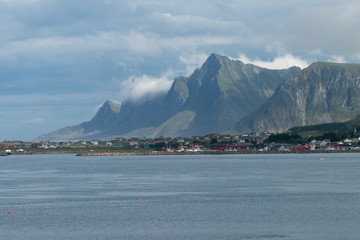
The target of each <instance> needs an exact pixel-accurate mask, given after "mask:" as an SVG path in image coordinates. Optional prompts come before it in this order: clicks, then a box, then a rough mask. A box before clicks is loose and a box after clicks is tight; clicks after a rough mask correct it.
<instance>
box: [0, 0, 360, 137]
mask: <svg viewBox="0 0 360 240" xmlns="http://www.w3.org/2000/svg"><path fill="white" fill-rule="evenodd" d="M359 19H360V1H357V0H354V1H351V0H344V1H338V0H336V1H335V0H317V1H313V0H301V1H300V0H292V1H289V0H271V1H269V0H251V1H249V0H246V1H245V0H225V1H214V0H206V1H205V0H198V1H197V0H191V1H190V0H181V1H180V0H118V1H116V0H77V1H64V0H0V83H1V87H0V141H2V140H24V141H31V140H33V139H34V138H36V137H38V136H40V135H42V134H45V133H48V132H50V131H52V130H56V129H59V128H62V127H66V126H71V125H77V124H79V123H81V122H84V121H88V120H90V119H91V118H92V117H93V116H94V114H95V113H96V110H97V109H98V108H99V106H100V105H101V104H103V103H104V102H105V101H106V100H108V99H113V100H117V101H119V102H123V101H125V100H131V101H136V100H139V99H141V97H144V96H152V95H156V94H159V93H161V92H166V91H167V90H168V89H169V88H170V87H171V83H172V81H173V79H174V78H175V77H177V76H189V75H190V74H191V73H192V72H193V71H194V69H196V68H197V67H200V66H201V65H202V63H203V62H204V61H205V60H206V58H207V57H208V56H209V55H210V54H211V53H217V54H221V55H225V56H228V57H230V58H231V59H236V60H241V61H243V62H244V63H253V64H256V65H259V66H262V67H266V68H271V69H281V68H288V67H290V66H293V65H296V66H299V67H301V68H306V67H307V66H308V65H309V64H311V63H312V62H316V61H332V62H352V63H360V41H359V39H360V28H359V26H358V22H359ZM1 138H2V139H1Z"/></svg>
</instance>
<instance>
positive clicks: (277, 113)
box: [231, 63, 360, 133]
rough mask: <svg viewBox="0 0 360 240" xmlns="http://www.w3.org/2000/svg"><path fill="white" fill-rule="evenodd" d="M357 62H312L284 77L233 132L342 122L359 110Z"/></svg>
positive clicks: (359, 92) (283, 128) (352, 116)
mask: <svg viewBox="0 0 360 240" xmlns="http://www.w3.org/2000/svg"><path fill="white" fill-rule="evenodd" d="M359 100H360V64H336V63H314V64H312V65H310V66H309V67H308V68H306V69H304V70H303V71H301V72H300V73H299V74H297V75H296V76H294V77H292V78H289V79H288V80H286V81H285V82H284V83H283V84H282V85H281V86H280V87H279V88H278V89H277V90H276V92H275V94H274V95H273V96H272V97H271V98H270V99H269V100H268V101H267V102H266V103H265V104H264V105H262V106H261V107H260V108H259V109H258V110H257V111H255V112H253V113H252V114H251V115H249V116H247V117H245V118H243V119H242V120H241V121H239V122H238V123H237V124H236V125H234V126H233V128H232V129H231V131H232V132H238V133H243V132H262V131H272V132H274V131H284V130H287V129H289V128H291V127H294V126H305V125H314V124H320V123H331V122H343V121H346V120H349V119H352V118H354V117H355V116H357V115H359V114H360V101H359Z"/></svg>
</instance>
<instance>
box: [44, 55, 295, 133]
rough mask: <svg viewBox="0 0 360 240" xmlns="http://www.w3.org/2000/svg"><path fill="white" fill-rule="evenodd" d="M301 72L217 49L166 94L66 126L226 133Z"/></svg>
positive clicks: (89, 130)
mask: <svg viewBox="0 0 360 240" xmlns="http://www.w3.org/2000/svg"><path fill="white" fill-rule="evenodd" d="M299 71H300V69H299V68H297V67H292V68H289V69H285V70H269V69H264V68H260V67H258V66H255V65H251V64H243V63H242V62H240V61H234V60H230V59H229V58H227V57H224V56H220V55H216V54H212V55H211V56H210V57H209V58H208V59H207V60H206V62H205V63H204V64H203V66H202V67H201V68H199V69H196V70H195V71H194V73H193V74H192V75H191V76H190V77H178V78H176V79H175V80H174V82H173V84H172V87H171V88H170V90H169V91H168V92H167V93H166V94H165V95H162V96H157V97H155V98H153V99H147V100H144V99H143V100H142V101H140V102H131V101H125V102H124V103H122V105H121V111H119V112H114V111H101V112H100V111H99V112H98V114H97V115H96V116H95V117H94V118H93V119H92V120H90V121H89V122H85V123H82V124H80V125H78V126H74V127H71V128H69V127H68V128H64V129H67V131H65V132H68V133H69V136H70V135H71V136H72V139H76V138H78V139H104V138H109V139H111V138H114V137H118V136H125V137H133V136H140V137H144V136H147V137H156V136H170V137H175V136H191V135H205V134H207V133H209V132H221V131H224V130H226V129H228V128H229V127H230V126H232V125H233V124H235V123H236V122H238V121H239V120H240V119H242V118H243V117H245V116H247V115H248V114H250V113H251V112H253V111H255V110H256V109H257V108H258V107H260V106H261V104H263V103H264V102H265V101H266V100H267V99H268V98H269V97H271V96H272V95H273V93H274V91H275V89H276V88H277V87H278V86H279V85H280V84H281V83H283V82H284V81H285V80H286V79H287V78H289V77H292V76H294V75H295V74H297V73H298V72H299ZM64 129H60V130H57V131H58V132H59V131H60V132H61V131H62V132H64ZM69 129H76V130H77V132H81V134H78V136H77V137H74V135H76V134H70V132H71V131H70V130H69ZM65 135H66V134H62V135H61V136H65ZM50 136H51V138H52V139H56V138H57V137H56V131H55V132H52V134H50V135H49V134H47V135H44V136H42V138H43V139H49V138H50Z"/></svg>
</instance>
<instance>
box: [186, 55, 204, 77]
mask: <svg viewBox="0 0 360 240" xmlns="http://www.w3.org/2000/svg"><path fill="white" fill-rule="evenodd" d="M208 57H209V56H208V55H207V54H206V53H199V54H188V53H185V54H183V55H181V56H180V57H179V60H180V61H181V62H182V63H184V64H185V65H186V69H185V75H186V76H189V75H191V74H192V73H193V72H194V70H195V69H196V68H199V67H201V66H202V64H203V63H204V62H205V60H206V59H207V58H208Z"/></svg>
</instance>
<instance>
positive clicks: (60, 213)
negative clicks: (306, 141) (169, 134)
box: [0, 154, 360, 240]
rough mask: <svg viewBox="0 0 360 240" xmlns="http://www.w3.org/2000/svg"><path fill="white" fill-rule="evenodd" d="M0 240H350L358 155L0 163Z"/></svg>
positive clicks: (358, 191) (354, 228) (47, 158)
mask: <svg viewBox="0 0 360 240" xmlns="http://www.w3.org/2000/svg"><path fill="white" fill-rule="evenodd" d="M140 203H141V204H140ZM9 211H11V214H9V213H8V212H9ZM0 239H1V240H2V239H4V240H12V239H19V240H20V239H21V240H22V239H26V240H27V239H30V240H45V239H46V240H49V239H51V240H53V239H61V240H69V239H74V240H75V239H76V240H82V239H86V240H88V239H154V240H155V239H156V240H158V239H199V240H200V239H214V240H218V239H219V240H230V239H256V240H265V239H271V240H275V239H281V240H288V239H289V240H297V239H309V240H310V239H314V240H332V239H334V240H340V239H343V240H345V239H360V154H309V155H307V154H301V155H291V154H289V155H287V154H282V155H222V156H219V155H216V156H140V157H139V156H131V157H76V156H74V155H33V156H9V157H0Z"/></svg>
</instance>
